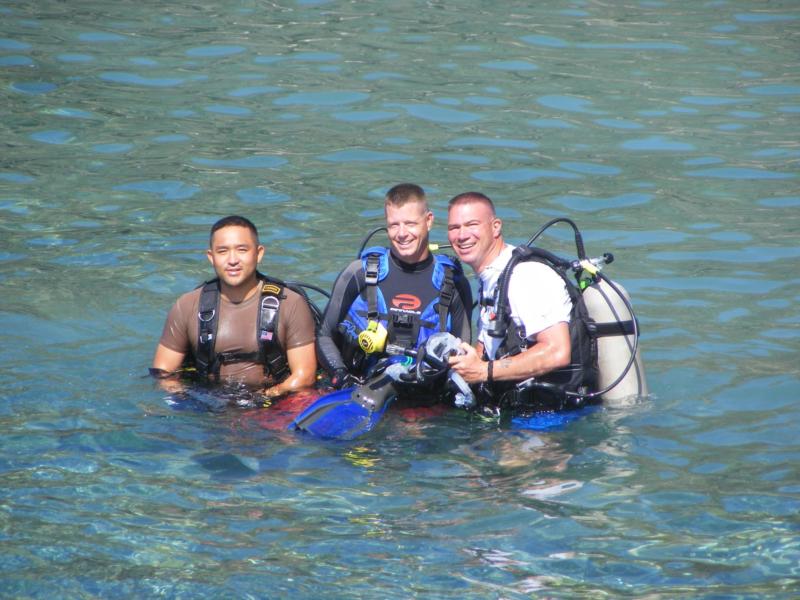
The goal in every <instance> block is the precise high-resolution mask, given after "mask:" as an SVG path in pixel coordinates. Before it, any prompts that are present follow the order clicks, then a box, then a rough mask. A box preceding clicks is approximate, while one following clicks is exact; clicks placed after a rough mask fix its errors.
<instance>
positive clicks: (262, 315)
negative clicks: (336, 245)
mask: <svg viewBox="0 0 800 600" xmlns="http://www.w3.org/2000/svg"><path fill="white" fill-rule="evenodd" d="M258 279H259V282H260V283H261V288H260V290H259V293H260V300H259V313H258V326H257V339H258V352H220V353H218V352H216V351H215V349H214V346H215V345H216V340H217V327H218V325H219V302H220V287H219V279H212V280H210V281H207V282H205V283H204V284H203V286H202V288H203V289H202V291H201V292H200V304H199V307H198V311H197V319H198V340H197V352H196V353H195V357H194V359H195V367H196V369H197V371H198V374H199V375H200V376H201V377H202V378H203V379H213V380H218V379H219V372H220V367H221V366H222V365H223V364H231V363H236V362H260V363H262V364H263V365H264V372H265V373H266V374H267V375H268V376H272V378H273V379H274V380H275V381H276V382H280V381H283V380H284V379H285V378H286V377H288V376H289V374H290V371H289V363H288V361H287V359H286V354H285V352H284V350H283V348H282V347H281V345H280V342H279V340H278V317H279V315H280V306H281V301H282V300H283V299H284V298H286V296H285V294H284V293H283V290H284V287H286V285H287V284H285V283H284V282H283V281H280V280H279V279H273V278H268V277H266V276H264V275H262V274H261V273H259V274H258ZM302 295H303V296H304V297H305V294H302ZM315 315H316V312H315Z"/></svg>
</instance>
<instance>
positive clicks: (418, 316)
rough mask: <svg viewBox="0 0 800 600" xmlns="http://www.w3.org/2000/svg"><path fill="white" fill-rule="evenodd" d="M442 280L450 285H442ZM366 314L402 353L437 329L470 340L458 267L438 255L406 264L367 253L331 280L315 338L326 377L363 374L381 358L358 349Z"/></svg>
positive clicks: (467, 303) (465, 288)
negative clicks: (371, 276) (442, 304)
mask: <svg viewBox="0 0 800 600" xmlns="http://www.w3.org/2000/svg"><path fill="white" fill-rule="evenodd" d="M370 256H372V258H369V257H370ZM368 263H371V265H372V266H373V267H377V277H376V279H377V282H376V284H375V285H373V286H370V285H368V283H367V275H366V273H367V271H368V266H369V265H368ZM448 278H451V279H452V284H448V283H445V282H446V281H447V280H448ZM370 287H372V288H373V289H374V294H375V295H374V299H373V300H370V295H371V294H372V292H370V290H369V288H370ZM448 287H450V288H451V294H452V299H451V300H450V301H449V305H448V306H447V309H446V314H445V322H444V326H442V325H441V324H440V323H441V312H442V311H440V310H439V300H440V296H441V295H442V290H443V289H445V290H447V288H448ZM445 293H447V291H446V292H445ZM370 304H372V305H373V306H372V307H371V306H370ZM370 312H376V313H377V314H376V315H375V316H376V319H377V320H379V321H380V322H381V323H382V324H383V325H384V327H386V329H387V331H388V342H389V343H391V344H397V345H402V346H404V347H407V348H417V347H419V346H420V345H421V344H423V343H424V342H425V340H426V339H427V338H428V337H429V336H430V335H432V334H433V333H435V332H437V331H440V330H444V331H449V332H451V333H452V334H453V335H455V336H457V337H459V338H461V339H462V340H464V341H466V342H469V341H470V339H471V335H472V327H471V316H472V315H471V313H472V292H471V290H470V287H469V283H468V282H467V280H466V278H465V277H464V274H463V272H462V270H461V267H460V265H458V264H456V263H454V262H453V261H452V260H451V259H449V258H448V257H446V256H442V255H438V256H433V255H431V256H428V257H427V258H426V259H424V260H423V261H421V262H419V263H416V264H407V263H404V262H402V261H400V260H399V259H398V258H396V257H395V256H394V255H392V253H391V252H390V251H389V250H388V249H386V248H368V249H367V250H365V251H364V253H363V254H362V257H361V258H360V259H359V260H356V261H353V262H352V263H351V264H350V265H349V266H348V267H347V268H346V269H345V270H344V271H342V272H341V273H340V274H339V277H338V278H337V279H336V282H335V283H334V286H333V291H332V293H331V301H330V302H329V303H328V306H327V308H326V309H325V315H324V317H323V320H322V324H321V325H320V329H319V332H318V334H317V358H318V360H319V361H320V364H321V365H322V366H323V367H324V368H325V369H326V370H327V371H328V372H329V373H331V374H333V373H335V372H337V371H339V370H341V369H346V370H347V371H348V372H350V373H352V374H354V375H359V376H360V375H364V373H365V372H366V370H367V369H368V368H369V367H370V366H372V364H374V362H376V360H377V359H379V358H381V357H382V356H383V355H381V354H378V355H375V354H372V355H369V356H367V355H365V354H364V352H363V351H362V350H361V348H360V347H359V345H358V334H359V333H360V332H361V331H363V330H364V328H365V327H366V324H367V321H368V320H369V313H370Z"/></svg>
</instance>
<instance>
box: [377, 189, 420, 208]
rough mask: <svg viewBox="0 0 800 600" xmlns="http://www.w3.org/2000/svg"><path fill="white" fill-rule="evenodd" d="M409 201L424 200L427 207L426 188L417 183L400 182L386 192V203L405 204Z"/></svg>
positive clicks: (386, 204)
mask: <svg viewBox="0 0 800 600" xmlns="http://www.w3.org/2000/svg"><path fill="white" fill-rule="evenodd" d="M409 202H422V203H423V204H424V205H425V208H426V209H427V208H428V199H427V198H426V197H425V190H423V189H422V188H421V187H420V186H418V185H417V184H416V183H398V184H397V185H396V186H394V187H392V189H390V190H389V191H388V192H386V200H385V203H384V205H385V206H389V205H390V204H391V205H392V206H397V207H400V206H405V205H406V204H408V203H409Z"/></svg>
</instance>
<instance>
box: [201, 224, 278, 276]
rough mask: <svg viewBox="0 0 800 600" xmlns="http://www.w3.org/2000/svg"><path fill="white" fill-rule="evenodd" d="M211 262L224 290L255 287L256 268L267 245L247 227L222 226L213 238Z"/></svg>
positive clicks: (209, 250)
mask: <svg viewBox="0 0 800 600" xmlns="http://www.w3.org/2000/svg"><path fill="white" fill-rule="evenodd" d="M207 254H208V260H209V262H211V264H212V266H213V267H214V271H215V272H216V274H217V277H219V279H220V282H221V284H222V287H223V291H225V288H226V286H227V288H229V290H230V291H234V290H242V289H245V290H246V289H248V286H253V285H255V282H256V269H257V267H258V263H259V262H260V261H261V258H262V257H263V256H264V246H262V245H260V244H259V243H258V240H257V238H256V236H255V235H254V234H253V232H252V231H250V230H249V229H248V228H247V227H241V226H239V225H231V226H228V227H222V228H221V229H218V230H217V231H215V232H214V235H213V236H211V247H210V248H209V249H208V252H207Z"/></svg>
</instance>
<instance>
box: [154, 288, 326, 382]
mask: <svg viewBox="0 0 800 600" xmlns="http://www.w3.org/2000/svg"><path fill="white" fill-rule="evenodd" d="M201 291H202V288H197V289H196V290H193V291H191V292H188V293H186V294H184V295H183V296H181V297H180V298H178V300H177V301H176V302H175V304H174V305H173V306H172V309H171V310H170V311H169V314H168V315H167V321H166V323H164V331H163V332H162V333H161V339H160V340H159V343H160V344H161V345H163V346H166V347H167V348H169V349H170V350H174V351H175V352H183V353H189V352H191V353H192V354H195V353H196V352H197V337H198V323H197V320H198V319H197V313H198V311H199V307H200V292H201ZM283 293H284V295H285V296H286V298H284V299H283V300H281V304H280V309H279V312H278V341H279V342H280V345H281V348H282V349H283V351H284V352H286V351H287V350H291V349H292V348H298V347H300V346H305V345H306V344H312V343H314V341H315V337H316V336H315V331H314V329H315V328H314V317H313V316H312V314H311V310H310V309H309V307H308V304H306V301H305V299H304V298H303V297H302V296H300V294H298V293H297V292H293V291H292V290H290V289H286V288H284V290H283ZM259 299H260V294H258V293H256V294H253V295H252V296H251V297H250V298H248V299H247V300H244V301H243V302H240V303H239V304H234V303H233V302H230V301H229V300H226V299H225V298H224V297H222V296H220V299H219V318H218V320H217V341H216V344H215V346H214V351H215V352H217V353H220V352H237V353H250V352H258V339H257V332H256V329H257V326H258V312H259V310H258V309H259ZM220 380H221V381H224V382H226V383H244V384H245V385H247V386H264V385H266V384H270V385H272V383H274V382H272V381H269V380H268V379H267V377H266V375H265V374H264V365H263V364H261V363H255V362H237V363H231V364H225V365H222V367H221V369H220Z"/></svg>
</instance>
